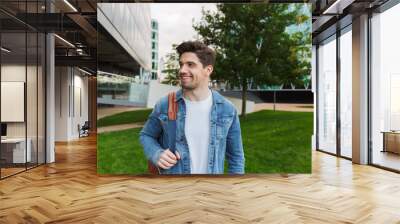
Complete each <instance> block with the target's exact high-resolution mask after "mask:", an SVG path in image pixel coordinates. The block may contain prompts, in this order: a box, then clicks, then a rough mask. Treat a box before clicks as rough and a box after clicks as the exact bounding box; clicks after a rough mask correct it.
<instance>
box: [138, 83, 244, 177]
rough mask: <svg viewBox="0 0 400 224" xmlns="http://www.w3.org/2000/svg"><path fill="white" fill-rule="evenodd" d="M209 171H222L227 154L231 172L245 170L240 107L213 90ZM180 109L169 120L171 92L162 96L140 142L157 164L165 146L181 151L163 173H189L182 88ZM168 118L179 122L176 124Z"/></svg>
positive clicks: (149, 157) (178, 100)
mask: <svg viewBox="0 0 400 224" xmlns="http://www.w3.org/2000/svg"><path fill="white" fill-rule="evenodd" d="M212 99H213V103H212V109H211V116H210V142H209V147H208V173H209V174H223V173H224V161H225V157H226V158H227V160H228V173H229V174H243V173H244V153H243V145H242V136H241V131H240V123H239V117H238V114H237V111H236V109H235V107H234V106H233V104H232V103H231V102H229V101H228V100H226V99H225V98H224V97H223V96H221V95H220V94H219V93H218V92H216V91H214V90H212ZM176 101H177V103H178V113H177V119H176V121H170V120H168V96H164V97H162V98H161V99H160V100H159V101H158V102H157V103H156V105H155V107H154V109H153V112H152V113H151V114H150V115H149V118H148V120H147V122H146V123H145V125H144V127H143V129H142V130H141V132H140V142H141V144H142V145H143V148H144V153H145V155H146V157H147V159H148V160H150V161H151V162H152V163H153V164H157V161H158V159H159V157H160V154H161V153H162V151H163V150H165V149H168V148H169V149H173V150H176V151H178V153H179V154H180V156H181V159H180V160H178V162H177V163H176V164H175V165H174V166H172V167H171V168H169V169H161V168H160V172H161V173H162V174H190V155H189V147H188V143H187V141H186V137H185V114H186V109H185V101H184V99H183V94H182V89H181V90H178V91H177V93H176ZM169 122H176V123H174V125H171V124H172V123H169Z"/></svg>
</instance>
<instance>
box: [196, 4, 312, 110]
mask: <svg viewBox="0 0 400 224" xmlns="http://www.w3.org/2000/svg"><path fill="white" fill-rule="evenodd" d="M303 8H304V4H276V3H274V4H218V5H217V11H216V12H212V11H210V10H207V11H205V10H203V11H202V14H203V17H202V20H201V21H200V22H198V23H196V24H194V25H193V28H194V29H195V30H196V31H197V32H198V34H199V36H200V37H201V39H202V40H203V41H204V42H205V43H206V44H208V45H211V46H212V47H214V49H215V51H216V53H217V60H216V65H215V68H214V69H215V70H214V71H215V73H214V74H213V76H212V77H213V79H217V80H227V81H228V82H229V83H230V85H231V86H232V85H233V86H236V87H239V88H241V90H242V116H245V111H246V100H247V96H246V95H247V90H248V87H249V86H248V84H249V83H250V82H251V83H253V84H255V85H262V84H268V85H278V84H285V83H288V82H295V81H297V80H299V76H300V74H303V73H304V72H305V71H304V69H305V67H307V65H305V64H307V63H305V62H304V59H303V58H301V57H299V55H302V54H304V52H303V51H305V52H307V51H310V52H311V39H308V37H310V35H311V34H310V32H304V31H297V32H295V31H296V29H293V30H294V31H292V32H289V31H290V30H289V31H288V28H289V27H291V26H292V27H293V26H296V25H299V24H303V23H305V22H306V21H309V15H308V14H307V13H305V10H304V9H303ZM308 12H309V10H308ZM294 28H295V27H294ZM308 40H309V43H308V42H307V41H308ZM305 42H307V47H306V48H304V46H303V48H302V45H303V44H304V43H305ZM307 48H308V49H307ZM308 64H309V63H308ZM308 66H309V65H308Z"/></svg>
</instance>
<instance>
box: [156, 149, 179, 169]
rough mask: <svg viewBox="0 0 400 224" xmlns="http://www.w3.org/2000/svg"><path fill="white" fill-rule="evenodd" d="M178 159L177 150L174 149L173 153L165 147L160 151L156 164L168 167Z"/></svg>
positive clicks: (164, 167)
mask: <svg viewBox="0 0 400 224" xmlns="http://www.w3.org/2000/svg"><path fill="white" fill-rule="evenodd" d="M178 159H181V156H180V155H179V153H178V151H175V154H173V153H172V152H171V151H170V150H169V149H166V150H164V152H162V153H161V155H160V158H159V159H158V162H157V166H158V167H160V168H163V169H169V168H171V167H173V166H174V165H175V164H176V163H177V162H178Z"/></svg>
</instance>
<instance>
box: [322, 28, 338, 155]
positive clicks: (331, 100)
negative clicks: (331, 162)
mask: <svg viewBox="0 0 400 224" xmlns="http://www.w3.org/2000/svg"><path fill="white" fill-rule="evenodd" d="M317 75H318V102H317V103H318V105H319V107H318V117H319V122H318V149H320V150H323V151H326V152H330V153H334V154H336V36H333V37H332V38H329V40H327V41H325V42H323V43H321V44H320V45H319V48H318V73H317Z"/></svg>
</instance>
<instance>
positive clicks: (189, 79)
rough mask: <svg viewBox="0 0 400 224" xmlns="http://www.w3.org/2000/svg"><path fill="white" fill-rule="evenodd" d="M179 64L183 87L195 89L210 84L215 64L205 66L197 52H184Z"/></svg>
mask: <svg viewBox="0 0 400 224" xmlns="http://www.w3.org/2000/svg"><path fill="white" fill-rule="evenodd" d="M179 66H180V69H179V77H180V81H181V86H182V88H183V89H187V90H194V89H196V88H198V87H201V88H204V87H207V86H208V82H209V77H210V74H211V73H212V71H213V66H212V65H207V66H205V67H204V66H203V64H202V63H201V62H200V60H199V58H198V57H197V55H196V54H195V53H192V52H185V53H183V54H182V55H181V57H180V59H179Z"/></svg>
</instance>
